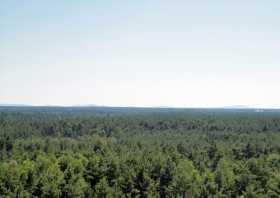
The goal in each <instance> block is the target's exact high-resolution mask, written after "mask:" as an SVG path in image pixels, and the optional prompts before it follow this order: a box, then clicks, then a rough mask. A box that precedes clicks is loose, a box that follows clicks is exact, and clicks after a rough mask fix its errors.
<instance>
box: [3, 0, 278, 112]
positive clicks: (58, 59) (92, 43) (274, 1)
mask: <svg viewBox="0 0 280 198" xmlns="http://www.w3.org/2000/svg"><path fill="white" fill-rule="evenodd" d="M279 10H280V1H279V0H268V1H263V0H246V1H244V0H235V1H222V0H203V1H202V0H197V1H190V0H172V1H170V0H153V1H151V0H150V1H147V0H142V1H132V0H130V1H128V0H119V1H113V0H112V1H109V0H102V1H97V0H81V1H74V0H60V1H55V0H48V1H40V0H28V1H18V0H9V1H8V0H0V104H29V105H64V106H67V105H87V104H94V105H106V106H139V107H150V106H170V107H224V106H231V105H246V106H250V107H265V108H280V91H279V87H280V12H279Z"/></svg>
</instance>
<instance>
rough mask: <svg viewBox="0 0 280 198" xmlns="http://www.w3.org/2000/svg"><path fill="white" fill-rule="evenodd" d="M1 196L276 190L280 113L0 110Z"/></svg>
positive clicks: (279, 192) (274, 195)
mask: <svg viewBox="0 0 280 198" xmlns="http://www.w3.org/2000/svg"><path fill="white" fill-rule="evenodd" d="M0 160H1V161H0V197H48V198H49V197H64V198H66V197H73V198H74V197H75V198H76V197H98V198H102V197H162V198H168V197H182V198H187V197H188V198H189V197H194V198H196V197H197V198H206V197H225V198H226V197H233V198H234V197H244V198H245V197H246V198H253V197H271V198H279V197H280V112H279V111H277V110H264V111H257V110H254V109H249V110H241V109H239V110H227V109H170V108H164V109H147V108H105V107H77V108H74V107H71V108H70V107H69V108H67V107H65V108H59V107H37V108H35V107H1V108H0Z"/></svg>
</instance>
